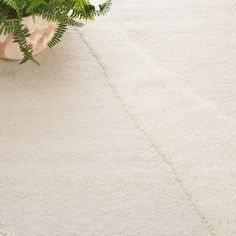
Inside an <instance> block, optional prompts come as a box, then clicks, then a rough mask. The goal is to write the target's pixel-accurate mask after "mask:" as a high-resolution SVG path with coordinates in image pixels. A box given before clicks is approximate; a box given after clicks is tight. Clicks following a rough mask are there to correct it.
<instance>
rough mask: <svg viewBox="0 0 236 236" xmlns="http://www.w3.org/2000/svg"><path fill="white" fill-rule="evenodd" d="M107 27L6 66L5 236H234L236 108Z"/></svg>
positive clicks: (1, 165)
mask: <svg viewBox="0 0 236 236" xmlns="http://www.w3.org/2000/svg"><path fill="white" fill-rule="evenodd" d="M114 9H116V8H114ZM113 14H116V10H114V13H113ZM117 14H118V13H117ZM113 19H114V18H113ZM106 22H107V20H106V19H101V20H98V21H97V22H96V23H94V24H92V25H89V26H87V27H86V28H85V30H84V31H82V33H80V32H78V31H75V30H71V31H70V32H69V33H68V34H67V35H66V37H65V39H64V42H63V44H61V45H60V46H59V47H57V48H56V49H55V50H54V51H52V52H49V51H47V52H45V53H44V54H42V55H41V56H39V60H40V61H41V63H42V65H41V66H40V67H37V66H32V65H31V64H27V65H24V66H18V65H17V63H9V62H3V61H1V62H0V235H1V234H2V235H4V234H6V235H11V236H81V235H85V236H87V235H88V236H90V235H91V236H94V235H99V236H100V235H109V236H110V235H112V236H113V235H122V236H123V235H127V236H130V235H135V236H136V235H141V236H150V235H153V236H156V235H158V236H159V235H160V236H162V235H163V236H164V235H166V236H179V235H181V236H185V235H186V236H190V235H191V236H205V235H219V236H233V235H236V218H235V216H236V192H235V186H236V173H235V167H236V159H235V157H236V147H235V143H236V132H235V127H236V124H235V120H234V118H233V115H232V114H233V113H232V111H233V110H234V108H235V107H234V106H235V103H231V105H230V106H231V108H230V109H226V110H224V109H221V106H220V105H215V104H218V103H215V104H213V103H212V101H211V100H210V99H209V100H208V99H207V98H206V97H204V96H201V94H199V93H197V92H196V91H195V92H194V91H193V90H190V89H188V88H187V87H185V86H183V84H181V83H180V82H179V81H180V79H176V78H177V77H176V74H175V73H173V72H171V73H169V72H167V71H166V70H164V69H160V68H161V67H162V66H161V63H159V62H158V61H157V59H156V58H154V56H153V55H151V54H150V53H148V52H147V51H146V50H147V48H146V47H145V45H144V44H141V43H139V42H136V43H134V39H133V38H132V37H131V35H129V33H128V32H127V31H126V29H127V28H126V27H124V28H121V25H120V22H115V20H114V22H111V23H106ZM190 79H191V78H190ZM231 87H232V90H233V89H235V87H234V86H231ZM193 88H194V86H193ZM227 88H230V87H227ZM232 98H233V97H232Z"/></svg>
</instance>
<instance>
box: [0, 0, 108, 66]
mask: <svg viewBox="0 0 236 236" xmlns="http://www.w3.org/2000/svg"><path fill="white" fill-rule="evenodd" d="M110 6H111V0H107V1H106V2H105V3H103V4H101V5H99V8H98V9H96V8H95V6H94V5H92V4H90V0H0V58H2V59H8V60H16V59H20V60H22V61H21V63H24V62H26V61H29V60H30V61H33V62H35V63H37V64H38V62H37V60H36V59H35V57H34V56H35V55H36V54H38V53H40V52H41V51H42V50H43V49H44V48H46V47H47V46H48V47H49V48H52V47H54V46H55V45H56V44H57V43H59V42H60V39H61V37H62V36H63V34H64V33H65V31H66V30H67V27H68V26H76V27H81V26H82V25H83V24H82V22H81V20H93V19H94V18H95V17H96V16H100V15H104V14H106V13H107V12H108V10H109V9H110Z"/></svg>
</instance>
